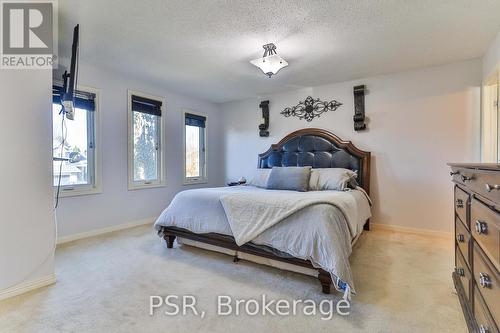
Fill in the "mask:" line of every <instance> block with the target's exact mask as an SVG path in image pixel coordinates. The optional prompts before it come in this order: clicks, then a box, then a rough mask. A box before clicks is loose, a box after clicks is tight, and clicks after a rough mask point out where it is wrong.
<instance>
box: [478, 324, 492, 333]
mask: <svg viewBox="0 0 500 333" xmlns="http://www.w3.org/2000/svg"><path fill="white" fill-rule="evenodd" d="M489 331H490V329H489V328H488V326H484V325H480V326H479V332H480V333H489Z"/></svg>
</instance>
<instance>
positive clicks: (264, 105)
mask: <svg viewBox="0 0 500 333" xmlns="http://www.w3.org/2000/svg"><path fill="white" fill-rule="evenodd" d="M259 107H260V108H261V109H262V119H263V120H264V123H262V124H260V125H259V135H260V136H262V137H267V136H269V101H262V102H260V105H259Z"/></svg>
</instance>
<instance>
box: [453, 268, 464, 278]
mask: <svg viewBox="0 0 500 333" xmlns="http://www.w3.org/2000/svg"><path fill="white" fill-rule="evenodd" d="M455 273H457V275H458V276H465V271H464V269H463V268H462V267H456V268H455Z"/></svg>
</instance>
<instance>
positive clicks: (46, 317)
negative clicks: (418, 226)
mask: <svg viewBox="0 0 500 333" xmlns="http://www.w3.org/2000/svg"><path fill="white" fill-rule="evenodd" d="M351 262H352V267H353V273H354V279H355V284H356V288H357V291H358V295H357V296H355V298H354V299H353V302H352V306H351V314H350V315H349V316H347V317H341V316H339V315H335V316H334V317H333V318H332V319H331V320H329V321H323V320H321V319H320V316H316V317H313V316H304V315H303V314H300V315H297V316H289V317H273V316H269V315H267V316H259V315H257V316H247V315H242V316H238V317H236V316H228V317H217V315H216V300H217V295H223V294H225V295H231V296H233V297H239V298H260V297H261V295H262V294H263V293H265V294H266V295H267V297H268V298H272V299H280V298H284V299H313V300H316V301H317V302H319V301H321V300H322V299H323V298H325V297H327V298H330V299H334V300H338V299H339V298H340V296H339V294H337V293H336V294H334V295H330V296H325V295H323V294H321V293H320V285H319V283H318V281H317V280H316V279H314V278H312V277H308V276H304V275H300V274H295V273H290V272H285V271H280V270H278V269H274V268H269V267H265V266H260V265H256V264H252V263H249V262H244V261H240V262H239V263H236V264H235V263H233V262H232V258H231V257H229V256H226V255H223V254H218V253H214V252H209V251H205V250H200V249H195V248H192V247H187V246H184V247H178V246H177V245H176V247H175V248H174V249H173V250H167V248H166V246H165V245H164V243H163V242H161V241H160V240H159V239H158V238H157V236H156V235H155V234H154V232H153V231H152V229H151V228H150V227H138V228H134V229H129V230H126V231H121V232H115V233H111V234H108V235H104V236H100V237H95V238H90V239H86V240H81V241H77V242H73V243H69V244H67V245H65V246H62V247H60V248H59V249H58V251H57V272H56V273H57V279H58V281H57V283H56V284H55V285H53V286H50V287H46V288H42V289H39V290H36V291H33V292H30V293H27V294H24V295H21V296H18V297H15V298H11V299H9V300H6V301H3V302H1V303H0V332H106V333H110V332H225V333H229V332H465V331H466V327H465V322H464V319H463V316H462V313H461V311H460V305H459V302H458V299H457V297H456V295H455V294H454V289H453V285H452V281H451V271H452V268H453V252H452V243H451V241H445V240H439V239H436V238H429V237H423V236H416V235H408V234H396V233H389V232H383V231H370V232H365V233H364V234H363V235H362V237H361V238H360V239H359V241H358V243H357V244H356V246H355V249H354V253H353V255H352V256H351ZM168 294H177V295H183V294H190V295H196V296H197V298H198V303H199V308H201V309H203V310H205V311H206V316H205V318H204V319H201V318H199V317H194V316H192V315H188V316H186V317H182V316H178V317H168V316H165V315H164V314H163V313H162V312H161V311H159V312H156V314H155V315H154V316H152V317H151V316H149V296H150V295H163V296H165V295H168Z"/></svg>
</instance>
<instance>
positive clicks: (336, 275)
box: [155, 128, 371, 297]
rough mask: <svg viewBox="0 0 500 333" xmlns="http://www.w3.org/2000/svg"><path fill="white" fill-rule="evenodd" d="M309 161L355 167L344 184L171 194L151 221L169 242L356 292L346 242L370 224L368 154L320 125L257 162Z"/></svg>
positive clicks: (299, 163) (269, 164)
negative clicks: (351, 183)
mask: <svg viewBox="0 0 500 333" xmlns="http://www.w3.org/2000/svg"><path fill="white" fill-rule="evenodd" d="M278 166H279V167H283V166H311V167H312V168H315V169H316V168H345V169H350V170H353V171H356V173H357V179H356V181H357V184H358V186H359V187H357V188H356V189H352V190H349V191H309V192H296V191H284V190H267V189H262V188H258V187H255V186H233V187H222V188H203V189H194V190H186V191H182V192H180V193H178V194H177V195H176V196H175V198H174V199H173V200H172V202H171V203H170V205H169V206H168V207H167V208H166V209H165V210H164V211H163V212H162V214H161V215H160V217H159V218H158V220H157V221H156V223H155V228H156V230H157V231H158V234H159V235H160V236H161V237H163V238H164V239H165V240H166V242H167V248H170V249H171V248H173V245H174V241H175V240H176V238H177V241H178V242H179V243H181V244H187V245H193V246H198V247H202V248H206V249H209V250H216V251H219V252H224V253H227V254H230V255H233V256H234V260H235V261H238V260H239V259H246V260H251V261H255V262H258V263H263V264H268V265H271V266H276V267H279V268H283V269H288V270H293V271H297V272H300V273H304V274H309V275H312V274H314V275H315V276H316V277H317V278H318V279H319V281H320V283H321V286H322V291H323V293H326V294H329V293H330V288H331V286H332V285H333V286H334V288H335V289H336V290H338V291H341V292H343V293H344V297H349V296H350V295H351V294H354V293H355V289H354V284H353V278H352V274H351V270H350V266H349V256H350V254H351V251H352V245H353V244H354V243H355V242H356V241H357V239H358V238H359V236H360V234H361V232H362V231H363V230H369V218H370V217H371V211H370V201H369V198H368V194H369V191H370V188H369V184H370V153H369V152H366V151H362V150H360V149H358V148H356V147H355V146H354V145H353V144H352V143H351V142H350V141H343V140H341V139H339V138H338V137H337V136H335V135H334V134H333V133H330V132H328V131H325V130H322V129H315V128H309V129H302V130H298V131H295V132H293V133H290V134H289V135H287V136H286V137H284V138H283V139H282V140H281V141H280V142H278V143H277V144H273V145H272V146H271V147H270V148H269V149H268V150H267V151H266V152H264V153H262V154H260V155H259V156H258V165H257V168H261V169H271V168H273V167H278Z"/></svg>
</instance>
